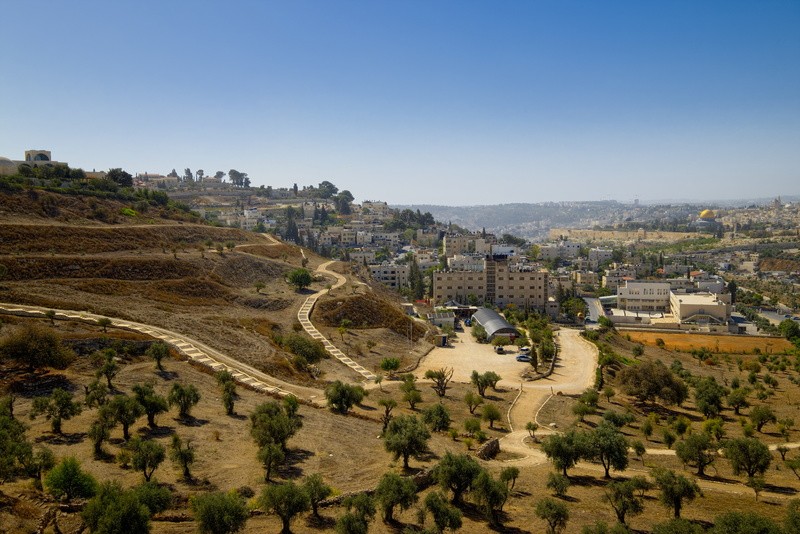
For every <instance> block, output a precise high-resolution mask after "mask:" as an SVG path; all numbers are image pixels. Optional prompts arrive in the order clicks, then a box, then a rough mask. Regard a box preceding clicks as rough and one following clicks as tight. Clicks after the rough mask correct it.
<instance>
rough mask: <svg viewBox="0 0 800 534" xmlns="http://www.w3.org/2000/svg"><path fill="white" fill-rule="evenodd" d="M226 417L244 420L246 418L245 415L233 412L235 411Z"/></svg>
mask: <svg viewBox="0 0 800 534" xmlns="http://www.w3.org/2000/svg"><path fill="white" fill-rule="evenodd" d="M228 417H230V418H231V419H236V420H237V421H244V420H245V419H247V416H246V415H242V414H240V413H235V412H234V413H232V414H230V415H229V416H228Z"/></svg>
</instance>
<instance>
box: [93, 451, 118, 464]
mask: <svg viewBox="0 0 800 534" xmlns="http://www.w3.org/2000/svg"><path fill="white" fill-rule="evenodd" d="M92 458H94V459H95V460H97V461H99V462H104V463H107V464H108V463H112V462H113V461H114V460H115V459H116V457H115V456H114V455H113V454H111V453H110V452H108V451H106V450H105V449H103V450H101V451H100V452H95V453H94V454H92Z"/></svg>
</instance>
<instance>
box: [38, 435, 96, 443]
mask: <svg viewBox="0 0 800 534" xmlns="http://www.w3.org/2000/svg"><path fill="white" fill-rule="evenodd" d="M84 439H86V433H85V432H72V433H69V432H64V433H62V434H54V433H52V432H51V433H49V434H46V435H43V436H39V437H37V438H36V439H35V440H34V441H35V442H36V443H42V442H44V443H49V444H50V445H76V444H78V443H81V442H83V440H84Z"/></svg>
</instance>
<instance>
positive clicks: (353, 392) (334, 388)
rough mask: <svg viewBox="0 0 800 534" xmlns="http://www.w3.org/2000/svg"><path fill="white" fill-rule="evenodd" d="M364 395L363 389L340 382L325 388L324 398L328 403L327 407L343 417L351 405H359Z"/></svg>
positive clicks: (337, 381)
mask: <svg viewBox="0 0 800 534" xmlns="http://www.w3.org/2000/svg"><path fill="white" fill-rule="evenodd" d="M365 395H366V391H365V390H364V388H363V387H361V386H354V385H350V384H345V383H344V382H342V381H340V380H336V381H335V382H332V383H331V384H329V385H328V387H326V388H325V398H326V399H327V401H328V406H330V407H331V408H333V410H334V411H336V412H339V413H341V414H345V415H346V414H347V412H349V411H350V408H352V407H353V405H355V404H359V403H360V402H361V401H362V400H363V399H364V396H365Z"/></svg>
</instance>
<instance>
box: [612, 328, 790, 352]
mask: <svg viewBox="0 0 800 534" xmlns="http://www.w3.org/2000/svg"><path fill="white" fill-rule="evenodd" d="M626 335H629V336H630V338H631V341H637V342H639V343H644V344H646V345H651V346H656V340H657V339H663V340H664V343H665V345H666V348H667V349H669V350H677V351H683V352H686V351H689V352H690V351H692V350H695V349H701V348H703V347H705V348H707V349H708V350H710V351H711V352H722V353H727V354H753V353H758V352H761V353H764V354H771V353H781V352H785V351H790V350H792V349H793V348H794V345H792V344H791V343H789V341H787V340H786V339H784V338H780V337H762V336H733V335H718V334H688V333H668V332H640V331H632V332H627V333H626Z"/></svg>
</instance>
